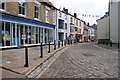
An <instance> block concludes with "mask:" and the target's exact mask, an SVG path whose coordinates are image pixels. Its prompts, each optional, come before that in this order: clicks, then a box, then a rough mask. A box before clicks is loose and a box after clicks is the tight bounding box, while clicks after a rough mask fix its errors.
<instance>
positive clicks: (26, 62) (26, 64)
mask: <svg viewBox="0 0 120 80" xmlns="http://www.w3.org/2000/svg"><path fill="white" fill-rule="evenodd" d="M24 67H29V66H28V48H27V46H25V65H24Z"/></svg>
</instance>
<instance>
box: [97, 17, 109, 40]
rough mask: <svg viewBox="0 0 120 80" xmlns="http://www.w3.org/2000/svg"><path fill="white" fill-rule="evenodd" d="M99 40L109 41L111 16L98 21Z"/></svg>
mask: <svg viewBox="0 0 120 80" xmlns="http://www.w3.org/2000/svg"><path fill="white" fill-rule="evenodd" d="M97 23H98V27H97V28H98V36H97V37H98V39H109V16H108V17H105V18H103V19H100V20H98V21H97Z"/></svg>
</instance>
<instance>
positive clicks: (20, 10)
mask: <svg viewBox="0 0 120 80" xmlns="http://www.w3.org/2000/svg"><path fill="white" fill-rule="evenodd" d="M18 5H19V14H21V15H26V5H25V3H23V4H22V5H21V4H20V3H19V4H18ZM20 8H22V9H20ZM23 10H24V12H22V11H23Z"/></svg>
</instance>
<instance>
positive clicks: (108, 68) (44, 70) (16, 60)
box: [0, 43, 118, 78]
mask: <svg viewBox="0 0 120 80" xmlns="http://www.w3.org/2000/svg"><path fill="white" fill-rule="evenodd" d="M56 48H57V49H56V50H53V49H54V47H53V46H51V53H48V46H45V47H44V55H43V56H44V57H43V58H40V50H39V49H40V48H39V47H36V48H29V67H24V51H25V50H24V49H17V50H6V51H1V52H0V55H1V56H2V58H1V59H2V65H0V69H2V78H118V49H117V48H116V47H112V48H111V47H109V46H106V45H101V44H94V43H79V44H74V45H67V46H64V47H61V48H58V46H57V47H56Z"/></svg>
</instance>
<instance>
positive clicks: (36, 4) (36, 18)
mask: <svg viewBox="0 0 120 80" xmlns="http://www.w3.org/2000/svg"><path fill="white" fill-rule="evenodd" d="M35 6H37V7H38V11H35V12H37V13H38V17H35V14H34V19H35V20H39V19H40V4H38V3H35ZM35 6H34V7H35ZM34 10H35V9H34ZM35 12H34V13H35Z"/></svg>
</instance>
